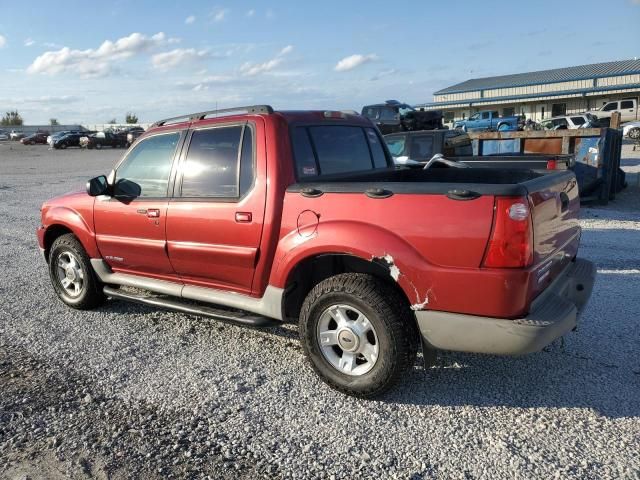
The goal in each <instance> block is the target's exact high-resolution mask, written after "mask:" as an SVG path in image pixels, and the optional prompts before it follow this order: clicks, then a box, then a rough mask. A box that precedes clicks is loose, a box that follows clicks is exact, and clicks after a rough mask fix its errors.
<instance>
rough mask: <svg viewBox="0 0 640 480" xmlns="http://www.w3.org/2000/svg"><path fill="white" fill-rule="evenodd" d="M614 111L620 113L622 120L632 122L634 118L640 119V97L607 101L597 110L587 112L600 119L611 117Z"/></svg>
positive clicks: (622, 121)
mask: <svg viewBox="0 0 640 480" xmlns="http://www.w3.org/2000/svg"><path fill="white" fill-rule="evenodd" d="M613 112H619V113H620V122H621V123H624V122H632V121H634V120H640V116H639V113H638V99H637V98H627V99H624V100H616V101H614V102H607V103H605V104H604V105H603V106H602V107H600V108H599V109H597V110H590V111H589V112H587V113H590V114H592V115H595V116H596V117H597V118H598V119H599V120H600V119H604V118H611V115H612V114H613Z"/></svg>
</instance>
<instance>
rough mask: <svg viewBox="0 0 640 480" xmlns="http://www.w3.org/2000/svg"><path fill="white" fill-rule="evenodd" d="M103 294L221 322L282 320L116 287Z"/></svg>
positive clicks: (254, 323)
mask: <svg viewBox="0 0 640 480" xmlns="http://www.w3.org/2000/svg"><path fill="white" fill-rule="evenodd" d="M103 291H104V293H105V295H107V296H109V297H113V298H117V299H118V300H125V301H127V302H134V303H141V304H143V305H150V306H152V307H158V308H164V309H167V310H173V311H175V312H181V313H188V314H190V315H200V316H202V317H209V318H214V319H216V320H220V321H222V322H227V323H233V324H235V325H241V326H244V327H255V328H266V327H275V326H277V325H282V322H279V321H277V320H273V319H271V318H267V317H261V316H259V315H252V314H250V313H249V314H247V313H245V312H238V313H236V312H230V311H227V310H218V309H216V308H211V307H204V306H197V305H191V304H187V303H182V302H180V301H178V300H169V299H166V298H160V297H150V296H145V295H136V294H135V293H130V292H123V291H121V290H119V289H117V288H112V287H108V286H105V287H104V289H103Z"/></svg>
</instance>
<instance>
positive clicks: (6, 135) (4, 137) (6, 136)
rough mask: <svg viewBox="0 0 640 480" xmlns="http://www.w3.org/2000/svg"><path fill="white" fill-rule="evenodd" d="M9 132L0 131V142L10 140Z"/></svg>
mask: <svg viewBox="0 0 640 480" xmlns="http://www.w3.org/2000/svg"><path fill="white" fill-rule="evenodd" d="M9 138H10V136H9V132H7V131H5V130H0V140H9Z"/></svg>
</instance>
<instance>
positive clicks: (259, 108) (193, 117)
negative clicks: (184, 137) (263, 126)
mask: <svg viewBox="0 0 640 480" xmlns="http://www.w3.org/2000/svg"><path fill="white" fill-rule="evenodd" d="M236 112H245V113H266V114H268V115H270V114H272V113H273V108H271V106H270V105H249V106H246V107H233V108H222V109H216V110H207V111H206V112H197V113H187V114H185V115H180V116H178V117H171V118H165V119H164V120H158V121H157V122H155V123H154V124H153V125H151V127H160V126H162V125H167V124H171V123H179V122H178V121H179V120H182V121H189V122H195V121H197V120H203V119H204V118H205V117H206V116H207V115H215V116H219V115H220V114H224V115H222V116H228V115H231V114H232V113H236Z"/></svg>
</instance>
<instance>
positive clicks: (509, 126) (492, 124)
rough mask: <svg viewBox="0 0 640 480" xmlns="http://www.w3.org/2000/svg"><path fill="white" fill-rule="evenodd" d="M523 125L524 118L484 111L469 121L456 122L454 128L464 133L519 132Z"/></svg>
mask: <svg viewBox="0 0 640 480" xmlns="http://www.w3.org/2000/svg"><path fill="white" fill-rule="evenodd" d="M522 125H523V121H522V117H519V116H516V115H514V116H511V117H501V116H500V114H499V113H498V112H497V111H495V110H484V111H480V112H476V113H474V114H473V115H471V116H470V117H469V118H468V119H467V120H458V121H456V122H454V124H453V128H457V129H460V130H462V131H463V132H478V131H483V130H498V131H500V132H508V131H513V130H518V129H519V128H521V127H522Z"/></svg>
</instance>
